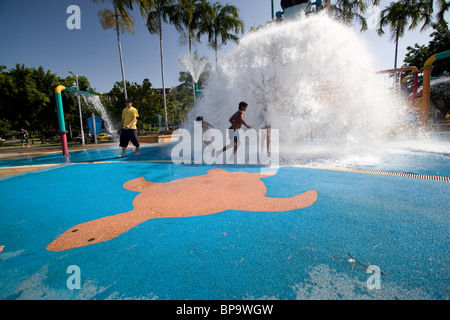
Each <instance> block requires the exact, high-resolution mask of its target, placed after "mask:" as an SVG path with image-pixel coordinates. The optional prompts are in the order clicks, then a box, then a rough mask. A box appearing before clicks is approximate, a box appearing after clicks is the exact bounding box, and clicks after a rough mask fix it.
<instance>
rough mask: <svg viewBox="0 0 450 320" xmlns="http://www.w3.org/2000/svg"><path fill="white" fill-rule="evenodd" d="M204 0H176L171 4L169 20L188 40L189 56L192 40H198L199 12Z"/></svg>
mask: <svg viewBox="0 0 450 320" xmlns="http://www.w3.org/2000/svg"><path fill="white" fill-rule="evenodd" d="M207 5H208V2H206V1H205V0H177V4H175V5H173V10H172V12H171V17H170V20H171V21H173V23H174V25H175V27H176V28H177V30H178V31H179V32H181V33H182V34H183V35H184V37H185V38H186V39H187V40H188V48H189V57H190V56H191V53H192V40H194V41H196V42H200V39H199V38H198V37H197V35H196V30H197V28H198V23H199V20H200V18H201V12H202V11H203V10H204V9H205V8H206V6H207Z"/></svg>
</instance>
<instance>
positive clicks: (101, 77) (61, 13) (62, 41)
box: [0, 0, 448, 92]
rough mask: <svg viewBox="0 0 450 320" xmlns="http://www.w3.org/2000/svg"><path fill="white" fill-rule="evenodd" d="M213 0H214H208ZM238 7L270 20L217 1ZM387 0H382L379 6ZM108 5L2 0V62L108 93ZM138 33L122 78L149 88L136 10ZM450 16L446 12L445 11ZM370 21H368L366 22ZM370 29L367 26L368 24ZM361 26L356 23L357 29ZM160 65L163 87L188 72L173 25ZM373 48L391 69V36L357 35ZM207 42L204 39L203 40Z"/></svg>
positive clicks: (155, 64) (418, 36) (413, 36)
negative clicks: (74, 24)
mask: <svg viewBox="0 0 450 320" xmlns="http://www.w3.org/2000/svg"><path fill="white" fill-rule="evenodd" d="M212 2H215V1H212ZM219 2H222V3H224V4H225V3H228V4H231V5H234V6H236V7H237V8H239V10H240V16H241V18H242V19H243V20H244V22H245V26H246V30H249V29H250V27H252V26H259V25H262V24H264V23H265V22H266V21H268V20H270V19H271V0H227V1H219ZM388 3H389V1H386V0H383V1H382V6H386V5H387V4H388ZM70 5H77V6H79V7H80V10H81V29H79V30H76V29H72V30H70V29H68V28H67V26H66V21H67V19H68V18H69V17H70V14H68V13H66V10H67V8H68V7H69V6H70ZM274 5H275V11H281V6H280V1H279V0H274ZM104 8H108V9H111V8H112V6H111V4H110V3H109V2H107V1H106V2H105V3H97V4H94V3H93V2H92V1H91V0H40V1H37V0H0V24H1V28H0V39H2V50H0V65H6V66H7V68H8V69H9V68H13V67H14V66H15V65H16V64H17V63H23V64H25V66H26V67H39V66H43V67H44V68H45V69H46V70H50V71H51V72H53V73H56V74H57V75H58V76H60V77H66V76H68V75H69V71H72V72H73V73H74V74H79V75H83V76H86V77H87V78H88V79H89V81H90V83H91V86H92V87H93V88H95V89H96V90H97V91H99V92H108V91H109V90H110V89H111V88H112V87H113V85H114V82H116V81H121V79H122V75H121V71H120V60H119V53H118V45H117V38H116V33H115V32H114V31H113V30H112V29H111V30H103V29H102V28H101V26H100V22H99V20H98V17H97V12H98V11H99V10H102V9H104ZM132 16H133V17H134V18H135V25H136V32H135V33H134V34H127V33H125V34H122V35H121V41H122V49H123V58H124V67H125V76H126V78H127V80H128V81H130V82H137V83H139V84H140V83H142V81H143V79H145V78H148V79H150V82H151V83H152V84H153V87H155V88H158V87H161V86H162V83H161V65H160V55H159V37H158V36H157V35H150V33H149V32H148V31H147V28H146V27H145V23H144V20H143V18H142V17H141V16H140V14H139V12H138V10H135V12H133V13H132ZM446 16H447V17H448V14H447V15H446ZM369 23H370V21H369ZM369 27H371V25H370V24H369ZM355 30H359V27H355ZM431 32H432V29H427V30H426V31H424V32H422V33H420V32H419V31H418V30H417V31H414V32H408V33H407V35H406V36H405V37H403V38H402V39H401V40H400V46H399V60H398V66H401V65H402V61H403V57H404V55H405V53H406V47H407V46H409V45H411V46H412V45H414V44H415V43H416V42H417V43H419V44H428V41H429V40H430V38H429V34H430V33H431ZM163 36H164V38H163V44H164V47H163V48H164V56H165V59H164V64H165V68H164V69H165V79H166V80H165V83H166V87H172V86H176V85H178V84H179V82H178V77H179V72H180V71H186V70H185V68H184V67H183V66H182V65H181V64H180V63H179V62H178V60H179V58H180V57H181V56H182V55H185V54H187V53H188V47H187V45H182V44H180V40H179V34H178V33H177V31H176V30H175V28H174V27H173V26H171V25H165V26H164V28H163ZM361 36H362V37H363V38H364V39H366V41H367V44H368V46H369V47H370V49H371V51H372V52H373V54H374V56H375V59H376V63H377V67H378V68H379V69H380V70H382V69H389V68H392V67H393V64H394V43H393V42H392V41H390V37H389V34H388V33H386V35H385V36H383V37H379V36H378V35H377V34H376V32H375V30H374V28H373V27H372V28H369V30H368V31H366V32H364V33H362V34H361ZM203 41H204V42H206V37H205V38H203ZM234 46H235V45H234V44H229V45H227V46H225V47H223V48H222V49H221V50H220V51H219V60H220V58H221V57H222V56H224V55H225V54H226V53H227V51H229V50H230V49H232V48H233V47H234ZM197 50H198V51H199V53H200V55H201V56H204V55H205V56H207V57H208V58H209V59H210V61H211V62H213V61H214V53H213V51H212V49H210V48H208V47H207V46H206V45H204V44H202V45H198V46H197Z"/></svg>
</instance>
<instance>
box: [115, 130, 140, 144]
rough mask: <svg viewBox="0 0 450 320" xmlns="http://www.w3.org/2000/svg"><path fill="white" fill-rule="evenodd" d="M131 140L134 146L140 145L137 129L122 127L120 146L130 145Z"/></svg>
mask: <svg viewBox="0 0 450 320" xmlns="http://www.w3.org/2000/svg"><path fill="white" fill-rule="evenodd" d="M130 141H131V143H132V144H133V146H135V147H139V146H140V144H139V141H138V138H137V134H136V129H122V132H121V133H120V144H119V146H120V147H122V148H126V147H128V143H129V142H130Z"/></svg>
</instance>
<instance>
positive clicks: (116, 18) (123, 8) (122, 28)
mask: <svg viewBox="0 0 450 320" xmlns="http://www.w3.org/2000/svg"><path fill="white" fill-rule="evenodd" d="M92 1H93V2H94V3H98V2H105V0H92ZM109 1H110V2H112V4H113V7H114V11H111V10H108V9H104V10H100V11H99V12H98V13H97V16H98V17H99V19H100V23H101V25H102V28H103V30H107V29H112V28H113V29H114V30H115V31H116V33H117V42H118V46H119V56H120V66H121V70H122V80H123V90H124V94H125V99H126V98H127V86H126V83H125V71H124V68H123V59H122V45H121V43H120V32H128V33H134V31H135V27H134V20H133V18H131V17H130V16H129V14H128V10H133V4H137V5H138V7H139V10H140V12H141V15H142V16H145V14H146V12H147V11H148V10H149V9H150V8H151V7H152V6H154V0H109Z"/></svg>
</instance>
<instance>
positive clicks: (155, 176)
mask: <svg viewBox="0 0 450 320" xmlns="http://www.w3.org/2000/svg"><path fill="white" fill-rule="evenodd" d="M218 167H219V166H183V165H174V164H172V163H149V162H121V161H118V162H108V163H95V164H92V163H85V164H68V165H64V166H58V167H55V168H51V169H46V170H40V171H36V172H30V173H27V174H22V175H17V176H13V177H9V178H4V179H2V180H1V183H0V192H1V194H2V195H3V196H2V198H3V199H2V200H3V201H2V202H1V204H0V212H1V217H2V224H1V226H0V246H1V245H2V246H4V249H3V251H2V252H1V253H0V268H1V270H2V272H1V273H0V298H1V299H99V300H103V299H128V298H132V299H141V298H142V299H272V298H273V299H449V298H450V295H449V292H448V288H447V287H448V283H449V280H450V279H449V272H448V271H449V270H448V265H449V263H450V261H449V255H448V248H449V244H450V243H449V227H450V221H449V218H448V217H449V213H450V212H449V209H448V201H446V199H448V194H449V193H450V184H449V183H448V182H440V181H430V180H421V179H411V178H402V177H391V176H378V175H368V174H362V173H352V172H339V171H329V170H317V169H307V168H293V167H282V168H280V169H279V170H278V173H277V174H276V175H275V176H272V177H266V178H263V179H262V180H263V181H264V183H265V185H266V187H267V196H270V197H290V196H293V195H296V194H298V193H302V192H305V191H308V190H311V189H315V190H317V191H318V200H317V202H316V203H315V204H313V205H312V206H310V207H307V208H303V209H299V210H293V211H287V212H246V211H239V210H227V211H223V212H220V213H216V214H212V215H207V216H196V217H187V218H170V219H152V220H148V221H146V222H144V223H142V224H140V225H138V226H136V227H135V228H133V229H130V230H129V231H127V232H126V233H124V234H122V235H120V236H118V237H117V238H115V239H112V240H110V241H106V242H102V243H99V244H95V245H90V246H86V247H81V248H77V249H72V250H67V251H62V252H50V251H47V250H46V249H45V248H46V246H47V245H48V244H49V243H50V242H51V241H53V240H54V239H55V238H56V237H58V236H59V235H60V234H61V233H63V232H64V231H65V230H67V229H68V228H70V227H72V226H74V225H76V224H79V223H82V222H85V221H90V220H94V219H98V218H101V217H105V216H110V215H113V214H118V213H122V212H126V211H130V210H132V209H133V204H132V202H133V199H134V197H135V196H136V195H137V193H136V192H132V191H127V190H125V189H124V188H123V184H124V183H125V182H126V181H128V180H131V179H134V178H137V177H141V176H145V178H146V179H147V180H151V181H154V182H168V181H172V180H176V179H182V178H186V177H190V176H196V175H202V174H205V173H206V172H207V170H210V169H213V168H218ZM220 168H222V169H224V170H227V171H247V172H255V171H258V170H259V168H257V167H251V166H248V167H246V166H239V167H236V166H220ZM350 256H351V257H353V258H354V259H355V262H350V261H349V259H351V257H350ZM72 265H76V266H78V267H79V268H80V271H81V288H80V289H68V287H67V280H68V278H69V276H70V274H68V273H67V268H68V267H69V266H72ZM363 265H365V266H368V265H377V266H379V267H380V269H381V272H382V273H383V274H382V275H380V281H381V283H380V284H381V289H372V290H369V289H368V288H367V280H368V278H369V277H370V276H371V274H369V273H366V270H365V268H364V267H363Z"/></svg>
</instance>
